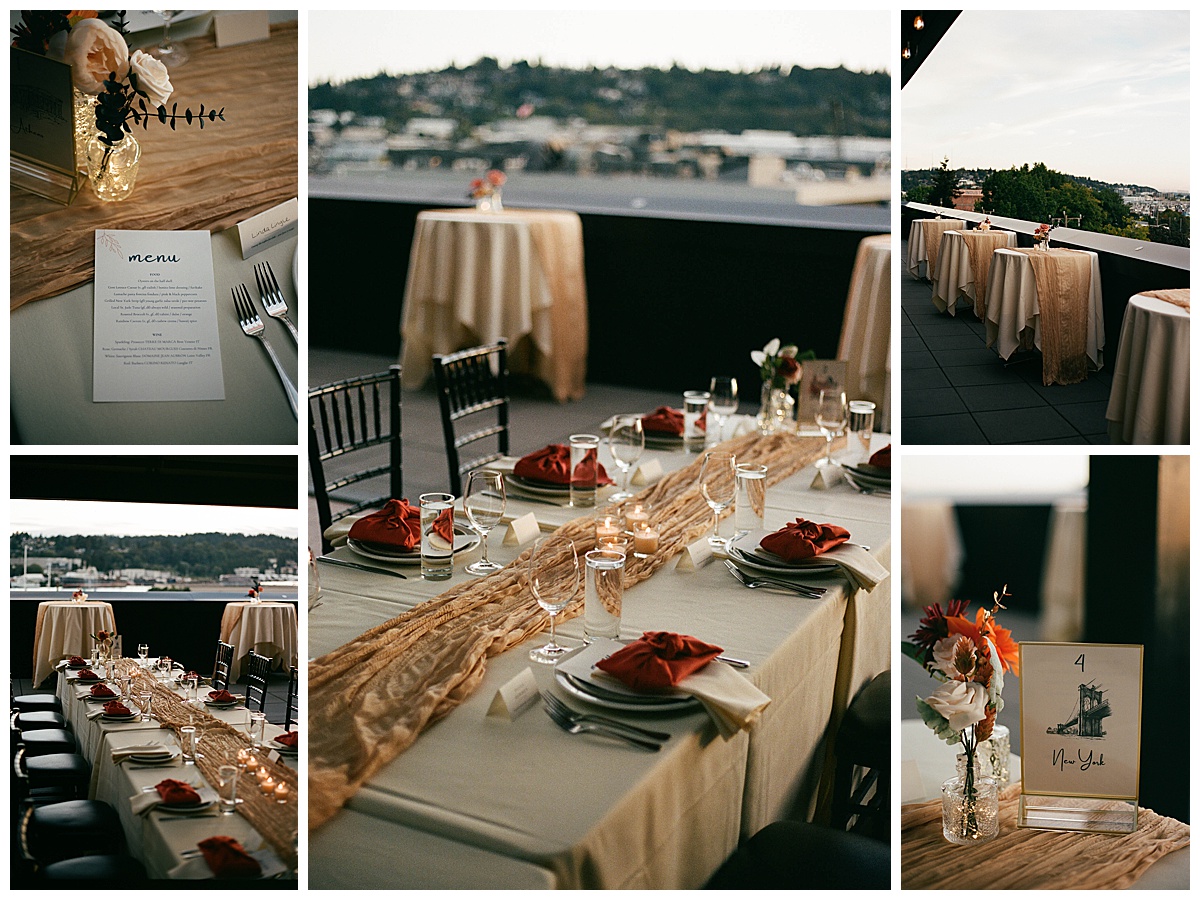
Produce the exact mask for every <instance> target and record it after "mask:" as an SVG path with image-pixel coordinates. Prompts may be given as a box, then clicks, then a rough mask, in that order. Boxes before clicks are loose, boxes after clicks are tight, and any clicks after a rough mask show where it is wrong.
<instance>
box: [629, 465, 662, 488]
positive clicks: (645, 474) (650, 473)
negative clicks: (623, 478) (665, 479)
mask: <svg viewBox="0 0 1200 900" xmlns="http://www.w3.org/2000/svg"><path fill="white" fill-rule="evenodd" d="M662 476H663V468H662V463H661V462H659V461H658V460H657V459H648V460H646V461H645V462H644V463H642V464H641V465H640V466H638V467H637V470H636V471H635V472H634V473H633V477H632V478H630V481H631V482H632V483H633V484H637V485H646V484H654V482H656V481H658V479H660V478H662Z"/></svg>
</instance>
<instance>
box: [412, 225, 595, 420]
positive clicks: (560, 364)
mask: <svg viewBox="0 0 1200 900" xmlns="http://www.w3.org/2000/svg"><path fill="white" fill-rule="evenodd" d="M400 331H401V334H402V335H403V338H404V351H403V359H402V362H403V365H404V376H403V377H404V385H405V387H407V388H413V389H415V388H419V387H420V386H421V385H422V384H424V383H425V379H426V378H428V377H429V374H430V372H431V371H432V366H433V363H432V357H433V354H435V353H449V352H451V351H454V350H460V349H463V348H465V347H471V346H474V345H477V344H488V343H492V342H493V341H496V340H498V339H500V338H502V337H504V338H508V350H509V354H510V356H509V370H510V371H512V372H514V373H515V372H531V373H533V374H534V375H536V376H538V377H539V378H541V379H542V380H543V381H545V382H546V383H547V384H548V385H549V386H550V388H551V390H552V391H553V393H554V396H555V398H556V399H558V400H559V401H560V402H562V401H566V400H578V399H580V398H582V397H583V394H584V378H585V376H586V374H587V289H586V287H585V285H584V279H583V225H582V223H581V222H580V219H579V216H578V215H576V214H575V213H573V212H567V211H563V210H505V211H504V212H499V213H495V212H478V211H476V210H433V211H426V212H422V213H420V214H419V215H418V216H417V225H416V233H415V235H414V236H413V245H412V252H411V254H410V258H409V265H408V281H407V284H406V285H405V289H404V320H403V324H402V325H401V328H400ZM526 337H528V338H529V341H528V342H525V344H524V346H523V342H522V340H521V339H522V338H526Z"/></svg>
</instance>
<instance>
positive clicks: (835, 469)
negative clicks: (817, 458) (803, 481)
mask: <svg viewBox="0 0 1200 900" xmlns="http://www.w3.org/2000/svg"><path fill="white" fill-rule="evenodd" d="M845 477H846V476H845V475H843V474H842V467H841V466H821V467H820V468H819V469H817V474H816V475H814V476H813V480H812V484H811V485H809V487H811V488H812V489H813V490H814V491H827V490H829V489H830V488H831V487H833V486H834V485H835V484H837V483H838V482H839V481H842V480H843V479H844V478H845Z"/></svg>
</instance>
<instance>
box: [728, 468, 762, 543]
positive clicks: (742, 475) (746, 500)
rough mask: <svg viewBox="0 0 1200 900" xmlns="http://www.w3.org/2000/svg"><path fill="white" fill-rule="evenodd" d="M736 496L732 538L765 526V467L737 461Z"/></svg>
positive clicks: (735, 538)
mask: <svg viewBox="0 0 1200 900" xmlns="http://www.w3.org/2000/svg"><path fill="white" fill-rule="evenodd" d="M736 475H737V497H736V499H735V500H734V501H733V529H734V535H733V539H734V540H737V539H738V538H740V537H743V536H744V535H747V534H749V533H750V532H751V531H761V530H763V529H765V528H766V521H765V518H766V512H767V467H766V466H758V465H753V464H751V463H739V464H738V466H737V469H736Z"/></svg>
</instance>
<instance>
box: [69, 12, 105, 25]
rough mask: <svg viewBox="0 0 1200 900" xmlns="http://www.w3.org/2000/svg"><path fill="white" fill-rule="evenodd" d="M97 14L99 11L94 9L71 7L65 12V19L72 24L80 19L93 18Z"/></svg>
mask: <svg viewBox="0 0 1200 900" xmlns="http://www.w3.org/2000/svg"><path fill="white" fill-rule="evenodd" d="M99 15H100V11H99V10H96V9H73V10H71V11H70V12H69V13H67V21H68V22H70V23H71V25H72V26H74V25H76V24H77V23H78V22H79V21H80V20H81V19H94V18H96V17H97V16H99Z"/></svg>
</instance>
